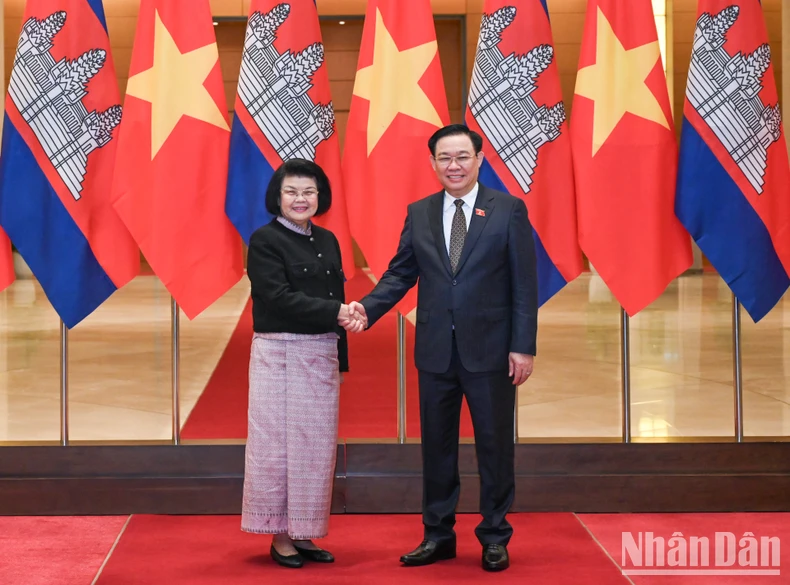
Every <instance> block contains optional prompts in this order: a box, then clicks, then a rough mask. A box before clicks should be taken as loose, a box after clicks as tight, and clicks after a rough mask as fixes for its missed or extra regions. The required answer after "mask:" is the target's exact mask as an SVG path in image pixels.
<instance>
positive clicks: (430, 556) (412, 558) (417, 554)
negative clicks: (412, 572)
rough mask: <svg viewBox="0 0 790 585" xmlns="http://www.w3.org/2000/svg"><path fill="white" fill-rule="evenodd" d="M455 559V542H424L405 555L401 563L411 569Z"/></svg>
mask: <svg viewBox="0 0 790 585" xmlns="http://www.w3.org/2000/svg"><path fill="white" fill-rule="evenodd" d="M454 558H455V541H454V540H453V541H450V542H447V543H441V544H440V543H438V542H436V541H435V540H423V541H422V542H421V543H420V546H418V547H417V548H415V549H414V550H413V551H411V552H410V553H407V554H405V555H403V556H402V557H401V558H400V562H401V563H403V564H404V565H408V566H410V567H421V566H423V565H430V564H432V563H435V562H436V561H444V560H447V559H454Z"/></svg>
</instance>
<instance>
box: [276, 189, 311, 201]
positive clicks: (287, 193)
mask: <svg viewBox="0 0 790 585" xmlns="http://www.w3.org/2000/svg"><path fill="white" fill-rule="evenodd" d="M280 195H282V196H283V197H287V198H288V199H298V198H299V195H301V196H302V197H304V198H305V199H315V198H316V197H318V190H317V189H305V190H304V191H297V190H296V189H283V190H281V191H280Z"/></svg>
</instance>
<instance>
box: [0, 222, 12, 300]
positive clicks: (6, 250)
mask: <svg viewBox="0 0 790 585" xmlns="http://www.w3.org/2000/svg"><path fill="white" fill-rule="evenodd" d="M12 282H14V258H13V255H12V254H11V241H10V240H9V239H8V236H7V235H6V233H5V232H4V231H3V230H2V228H0V291H2V290H5V289H6V288H8V287H9V286H10V285H11V283H12Z"/></svg>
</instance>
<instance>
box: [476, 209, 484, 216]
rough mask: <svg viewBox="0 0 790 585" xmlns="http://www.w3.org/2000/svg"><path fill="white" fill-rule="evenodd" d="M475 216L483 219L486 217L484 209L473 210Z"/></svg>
mask: <svg viewBox="0 0 790 585" xmlns="http://www.w3.org/2000/svg"><path fill="white" fill-rule="evenodd" d="M475 215H479V216H480V217H485V216H486V210H485V209H477V208H475Z"/></svg>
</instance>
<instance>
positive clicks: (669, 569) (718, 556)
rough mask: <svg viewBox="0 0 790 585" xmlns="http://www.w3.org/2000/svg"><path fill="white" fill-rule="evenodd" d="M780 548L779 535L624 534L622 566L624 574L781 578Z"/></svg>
mask: <svg viewBox="0 0 790 585" xmlns="http://www.w3.org/2000/svg"><path fill="white" fill-rule="evenodd" d="M780 548H781V547H780V541H779V537H778V536H763V535H755V534H754V533H752V532H744V533H743V534H742V535H740V536H738V535H736V534H735V533H733V532H716V533H714V534H713V536H686V535H684V534H683V533H682V532H673V533H672V536H669V537H664V536H659V535H656V534H654V533H652V532H623V533H622V558H621V561H620V566H621V567H622V570H623V574H624V575H779V574H780V572H779V571H780V566H779V564H780V560H779V552H780Z"/></svg>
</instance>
